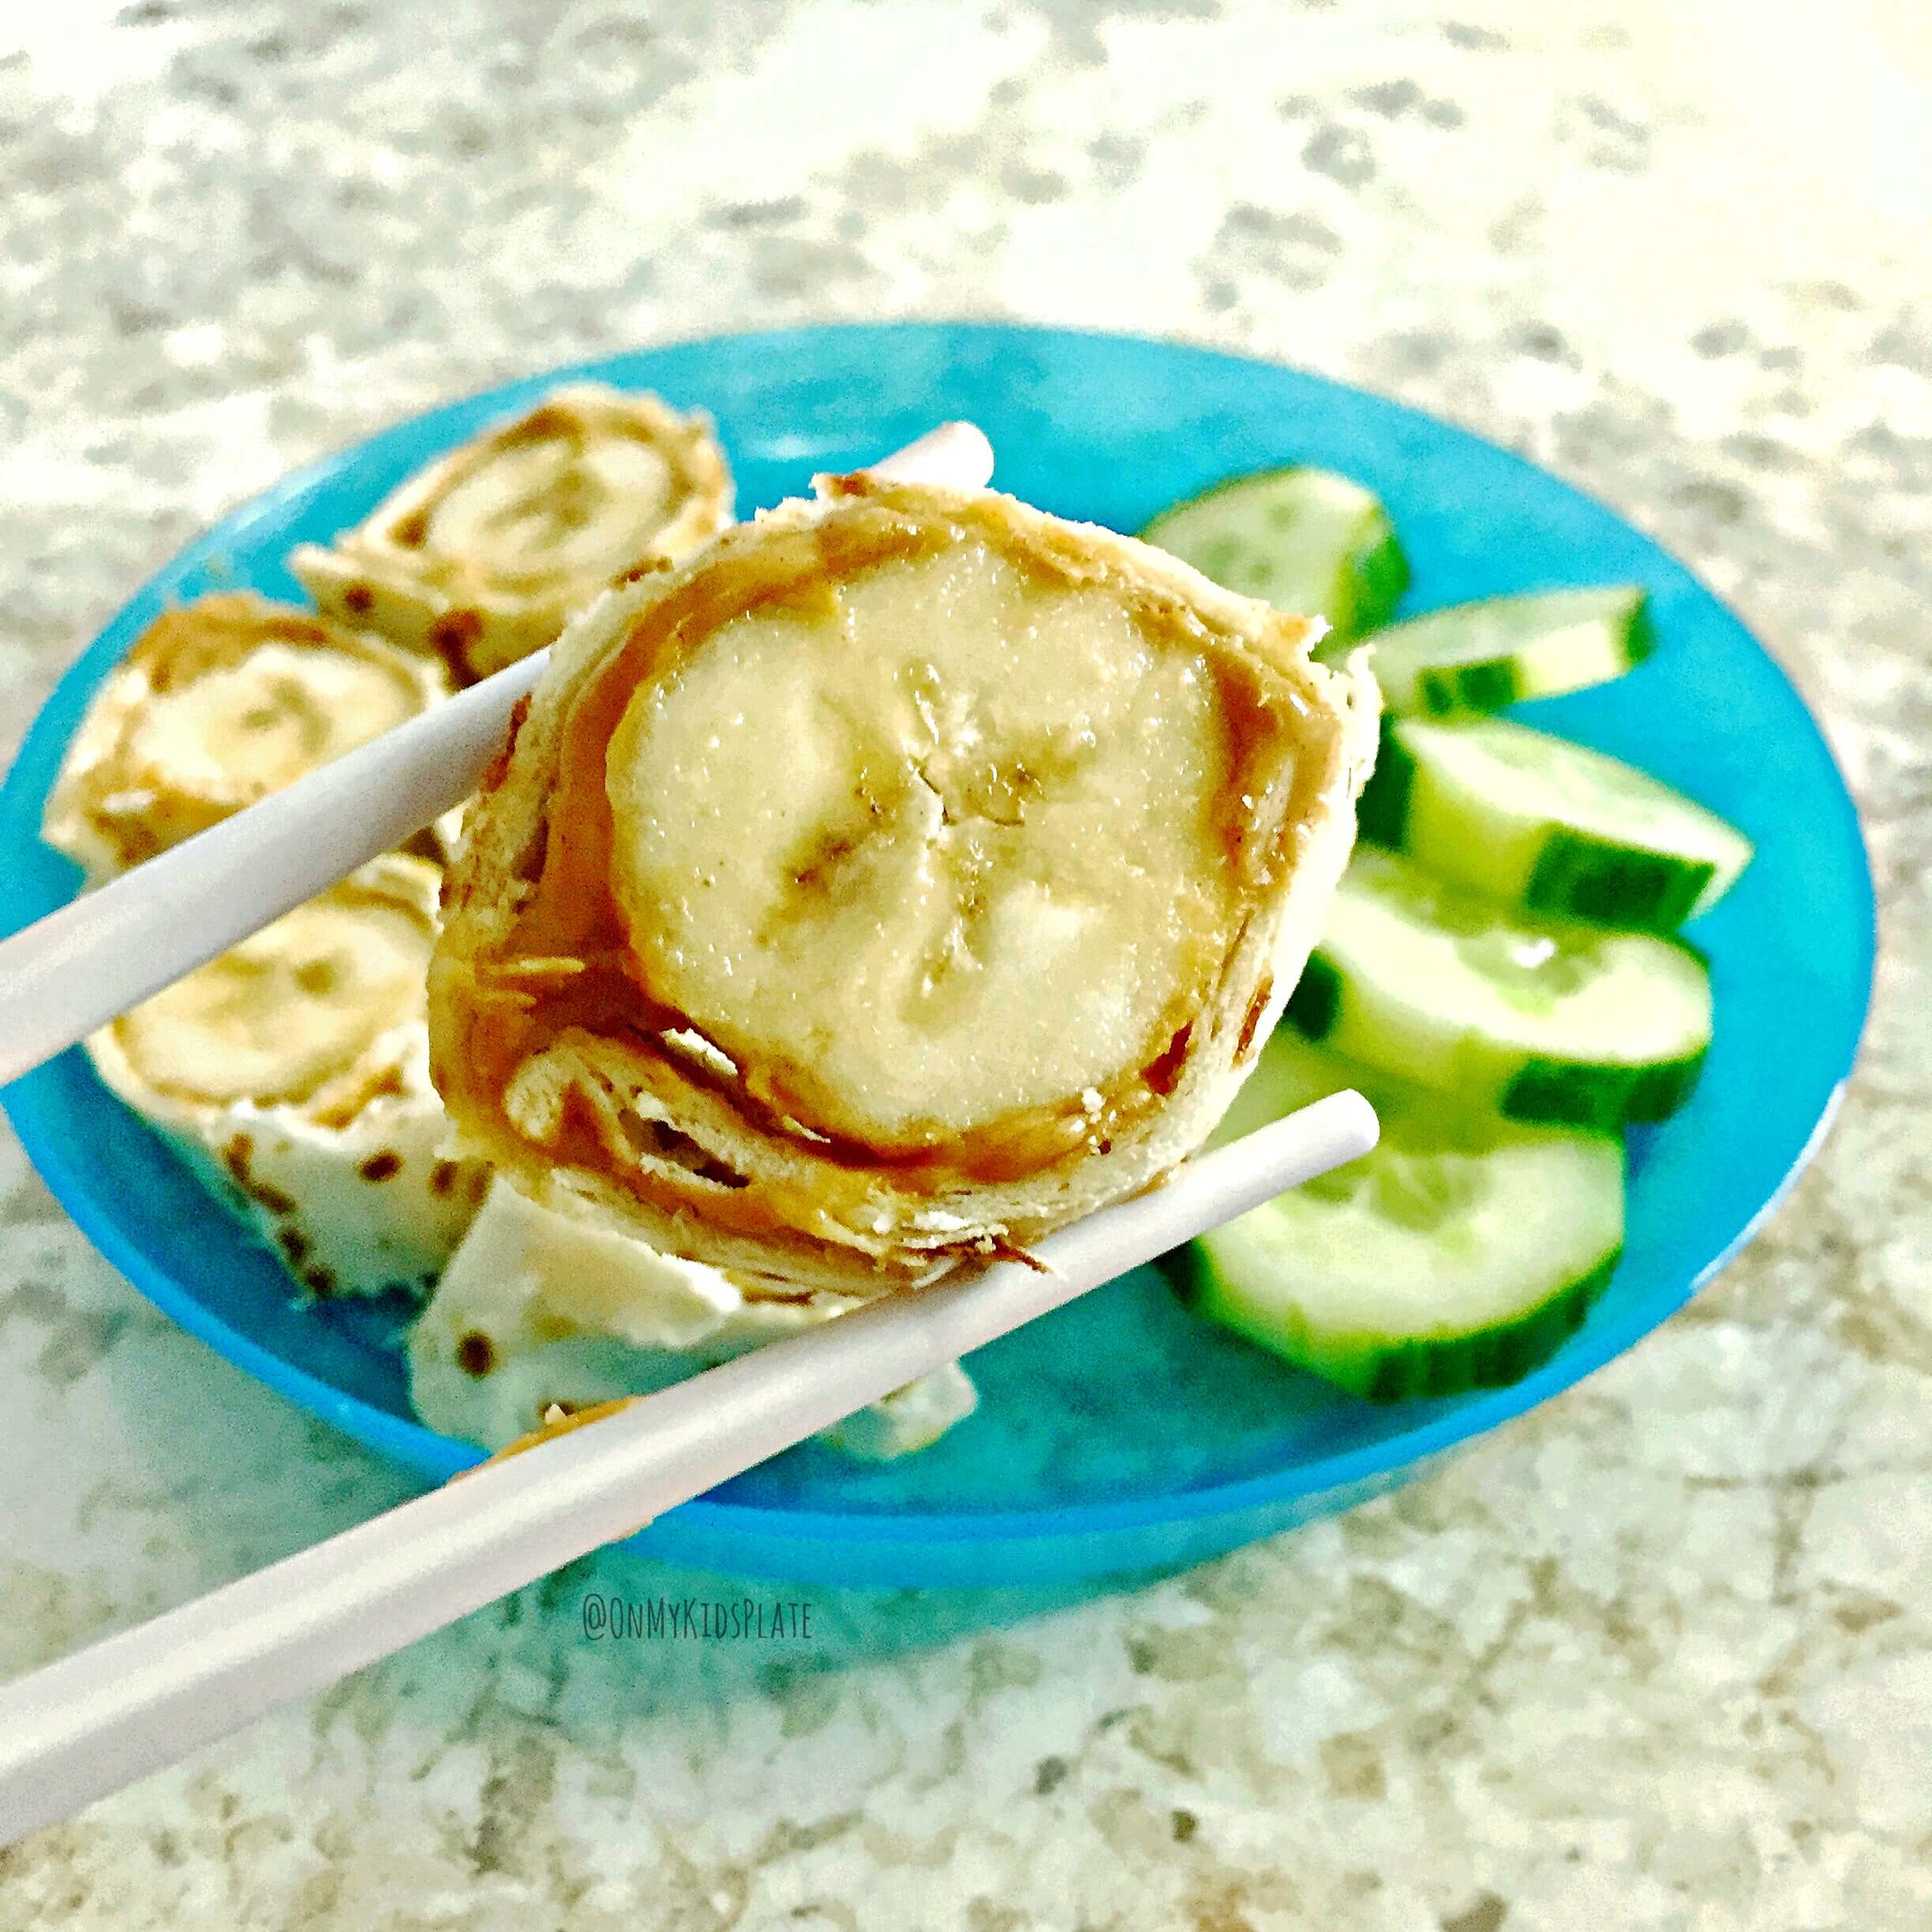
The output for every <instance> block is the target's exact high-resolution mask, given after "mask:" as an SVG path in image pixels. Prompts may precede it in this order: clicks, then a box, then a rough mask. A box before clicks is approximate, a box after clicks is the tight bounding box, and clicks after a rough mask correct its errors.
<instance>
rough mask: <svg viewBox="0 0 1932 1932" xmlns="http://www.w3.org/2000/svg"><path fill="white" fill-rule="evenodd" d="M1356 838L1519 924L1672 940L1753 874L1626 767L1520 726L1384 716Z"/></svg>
mask: <svg viewBox="0 0 1932 1932" xmlns="http://www.w3.org/2000/svg"><path fill="white" fill-rule="evenodd" d="M1357 819H1358V822H1359V823H1360V825H1361V831H1362V835H1363V837H1365V838H1370V839H1372V840H1374V841H1376V844H1381V845H1387V846H1391V847H1393V848H1395V850H1396V851H1398V852H1406V854H1407V855H1408V856H1410V858H1411V859H1414V860H1415V861H1416V862H1417V864H1419V865H1424V866H1427V867H1429V868H1430V869H1431V870H1432V871H1437V872H1440V873H1442V874H1444V875H1445V876H1446V877H1447V878H1453V879H1458V880H1460V881H1461V882H1462V883H1463V884H1464V885H1466V886H1474V887H1476V888H1477V889H1478V890H1480V891H1483V892H1487V893H1492V894H1493V895H1494V896H1495V897H1496V898H1499V899H1501V900H1505V901H1507V903H1508V904H1511V905H1513V906H1518V907H1521V908H1523V909H1524V910H1526V911H1527V912H1544V913H1548V914H1551V915H1553V916H1555V917H1556V918H1559V919H1562V918H1570V919H1593V920H1596V921H1598V922H1600V923H1603V924H1605V925H1612V926H1624V927H1636V928H1638V929H1641V930H1644V931H1648V932H1671V931H1674V930H1676V928H1677V927H1679V926H1681V925H1682V924H1683V922H1684V921H1685V920H1686V919H1690V918H1693V917H1694V916H1695V915H1697V914H1698V913H1700V912H1705V911H1707V910H1709V908H1710V907H1712V906H1713V905H1715V904H1717V901H1718V900H1720V898H1722V897H1724V893H1727V892H1728V891H1729V889H1731V887H1732V884H1733V883H1734V882H1735V880H1736V878H1737V876H1738V874H1739V873H1740V872H1742V871H1743V870H1744V868H1745V867H1746V866H1747V864H1748V863H1750V856H1751V843H1750V840H1749V839H1747V837H1745V836H1744V835H1743V833H1741V832H1739V830H1737V829H1736V828H1735V826H1730V825H1727V824H1726V823H1725V822H1724V820H1723V819H1721V818H1719V817H1718V816H1717V814H1716V813H1715V812H1711V811H1705V809H1704V807H1702V805H1697V804H1694V803H1692V802H1691V801H1690V799H1687V798H1686V797H1684V796H1683V794H1682V793H1681V792H1673V791H1672V789H1671V788H1670V787H1669V786H1668V785H1667V784H1663V783H1661V781H1659V780H1657V779H1655V778H1653V777H1650V776H1649V773H1646V772H1641V771H1638V769H1636V768H1635V767H1634V766H1630V765H1626V764H1624V763H1623V762H1622V760H1621V759H1619V758H1608V757H1606V756H1605V755H1604V754H1603V753H1602V752H1601V751H1589V750H1588V749H1587V748H1586V747H1584V746H1582V745H1578V744H1571V743H1570V742H1569V741H1568V740H1567V739H1563V738H1553V737H1552V736H1550V735H1549V734H1548V732H1539V731H1532V730H1530V729H1529V727H1528V726H1527V725H1510V724H1505V723H1504V722H1503V721H1502V720H1501V719H1500V718H1477V719H1472V720H1470V721H1468V722H1466V723H1463V724H1456V725H1430V724H1426V723H1425V722H1423V721H1421V720H1420V719H1417V718H1396V717H1385V718H1383V721H1382V748H1381V751H1380V754H1379V755H1378V756H1377V758H1376V767H1375V773H1374V775H1373V776H1372V777H1371V778H1370V780H1369V781H1368V788H1367V789H1366V790H1365V792H1363V794H1362V797H1361V805H1360V807H1359V808H1358V811H1357Z"/></svg>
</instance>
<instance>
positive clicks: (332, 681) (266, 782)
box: [42, 591, 457, 884]
mask: <svg viewBox="0 0 1932 1932" xmlns="http://www.w3.org/2000/svg"><path fill="white" fill-rule="evenodd" d="M450 690H451V686H450V683H449V680H448V678H447V675H446V674H445V672H444V670H443V668H442V667H441V666H440V665H438V664H436V663H435V662H434V661H432V660H427V659H425V658H423V657H420V656H418V655H417V654H415V653H410V652H408V651H405V650H399V649H398V648H397V647H396V646H395V645H393V644H391V643H390V642H388V641H387V640H386V639H384V638H380V637H376V636H373V635H371V634H370V633H369V632H368V631H358V630H356V629H354V628H352V627H350V626H348V625H346V624H340V623H335V621H334V620H331V619H330V618H328V617H318V616H316V614H315V613H314V612H313V611H302V610H297V609H294V608H290V606H289V605H283V604H271V603H270V602H269V601H268V600H267V599H266V598H264V597H256V596H255V595H254V594H253V593H251V592H247V591H236V592H233V593H222V594H219V595H217V596H212V597H202V598H200V599H199V600H198V601H196V602H194V603H192V604H187V605H182V606H181V607H180V608H178V609H175V610H170V611H167V612H163V614H162V615H161V616H159V617H158V618H156V619H155V621H154V623H152V624H151V625H149V627H148V629H147V630H146V631H144V632H143V633H142V635H140V638H138V639H137V641H136V642H135V645H134V647H133V650H130V651H129V653H128V654H127V656H126V657H125V659H123V660H122V662H121V663H120V664H118V665H116V666H115V668H114V669H113V670H112V671H111V672H109V674H108V676H107V680H106V681H105V682H104V683H103V684H102V686H101V687H100V689H99V691H97V692H96V693H95V696H94V699H93V702H92V704H90V705H89V706H88V711H87V714H86V716H85V717H84V718H83V719H82V721H81V723H80V729H79V730H78V731H77V732H76V733H75V734H74V737H73V743H72V744H71V745H70V746H69V750H68V753H67V757H66V762H64V764H63V765H62V769H61V773H60V777H59V778H58V781H57V782H56V783H55V784H54V789H53V791H52V792H51V794H50V796H49V797H48V799H47V811H46V815H45V818H44V821H43V826H42V835H43V837H45V838H46V840H47V843H48V844H50V845H52V846H54V848H56V849H57V850H58V851H61V852H65V853H66V855H67V856H69V858H70V859H73V860H74V861H75V862H76V863H77V864H78V865H79V866H80V867H81V869H82V870H83V871H84V872H85V873H86V874H87V876H88V882H89V883H90V884H99V882H101V881H102V880H103V879H107V878H113V877H114V875H115V874H118V873H121V872H125V871H127V870H128V869H129V867H133V866H137V865H139V864H140V863H141V862H142V861H143V860H144V859H152V857H153V856H155V854H156V853H157V852H164V851H166V850H167V848H168V847H169V846H170V845H177V844H180V843H181V841H182V840H183V839H185V838H189V837H193V834H195V833H197V832H203V831H205V830H206V829H208V827H209V826H212V825H213V824H215V822H217V821H218V820H219V819H223V818H227V817H228V816H229V814H230V813H232V812H237V811H241V809H242V807H245V806H248V805H253V804H254V803H256V801H257V800H258V799H262V798H264V797H266V796H268V793H270V792H275V791H278V790H279V789H280V788H281V787H283V785H285V784H290V782H292V781H294V780H295V779H297V778H299V777H302V776H303V775H304V774H305V773H308V772H311V771H313V770H314V769H316V766H320V765H324V764H326V763H328V761H329V760H330V759H331V758H338V757H339V756H340V755H341V754H343V752H345V751H353V750H354V748H355V747H357V746H358V745H360V744H362V743H366V742H367V741H368V740H369V739H371V738H373V737H375V736H376V735H377V734H378V733H379V732H385V731H388V730H389V729H390V728H391V727H393V726H395V725H402V724H405V723H406V722H407V721H409V720H410V718H412V717H415V716H416V715H417V713H419V712H422V711H425V710H429V707H430V706H432V705H435V704H439V703H440V702H442V701H443V700H444V698H447V697H448V696H449V695H450ZM456 824H457V818H456V814H449V815H448V816H447V818H444V819H442V820H440V821H439V822H438V824H437V826H436V828H433V829H432V831H431V832H430V833H427V834H425V843H426V845H427V848H428V849H430V850H432V851H439V852H440V851H446V850H447V849H448V848H449V846H450V844H451V841H453V839H454V837H455V830H456Z"/></svg>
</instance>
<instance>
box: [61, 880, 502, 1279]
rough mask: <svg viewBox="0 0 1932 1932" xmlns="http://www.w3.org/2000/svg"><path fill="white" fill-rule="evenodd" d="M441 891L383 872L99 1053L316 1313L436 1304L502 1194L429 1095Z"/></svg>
mask: <svg viewBox="0 0 1932 1932" xmlns="http://www.w3.org/2000/svg"><path fill="white" fill-rule="evenodd" d="M440 882H441V874H440V872H439V871H438V869H437V868H436V867H435V866H433V865H431V864H429V863H426V862H425V861H424V860H422V859H414V858H408V857H404V856H401V855H397V854H391V855H390V856H387V857H384V858H381V859H374V860H373V861H371V863H369V864H368V865H365V866H364V867H362V868H361V870H360V871H358V872H356V873H354V874H352V875H351V876H350V878H346V879H345V880H343V882H342V883H341V884H339V885H338V886H333V887H331V889H329V890H328V892H325V893H323V894H321V896H320V897H318V898H315V899H312V900H309V901H308V902H307V903H306V904H303V905H300V906H298V907H297V908H295V910H294V912H289V913H285V914H284V915H283V916H282V917H281V918H280V919H277V920H276V921H275V923H274V924H272V925H271V926H268V927H264V928H263V929H262V930H261V931H260V932H258V933H256V934H253V935H251V936H250V937H249V938H247V939H245V940H244V941H242V942H241V944H240V945H238V946H236V947H234V949H232V950H230V951H229V952H227V953H223V954H221V955H220V956H219V957H218V958H215V959H213V960H210V961H209V962H208V964H207V965H205V966H202V967H198V968H197V969H196V970H195V971H194V972H191V973H189V975H187V977H186V978H185V979H180V980H178V981H176V982H175V983H174V985H173V986H171V987H167V989H166V990H164V991H163V992H160V993H158V994H155V996H154V998H152V999H149V1000H148V1001H145V1002H144V1003H143V1004H141V1005H139V1006H137V1007H135V1008H134V1009H133V1011H132V1012H129V1013H124V1014H123V1015H122V1017H120V1018H119V1019H118V1020H114V1021H112V1022H110V1024H108V1025H107V1026H105V1027H103V1028H101V1029H100V1031H99V1032H97V1033H95V1035H93V1036H92V1038H91V1039H89V1040H88V1051H89V1053H90V1054H91V1055H92V1058H93V1061H94V1065H95V1069H97V1070H98V1071H99V1073H100V1076H101V1077H102V1078H103V1080H105V1081H106V1082H107V1084H108V1085H109V1086H110V1088H113V1089H114V1091H115V1092H116V1093H118V1095H120V1096H121V1097H122V1099H124V1100H125V1101H126V1102H127V1103H129V1105H130V1106H133V1108H134V1109H135V1110H137V1112H139V1113H140V1114H142V1115H144V1117H145V1118H147V1119H148V1121H150V1122H151V1123H152V1124H153V1125H155V1126H156V1127H158V1128H159V1129H161V1130H162V1131H163V1133H166V1134H167V1136H169V1138H170V1140H173V1141H174V1143H175V1144H176V1145H177V1146H178V1147H179V1148H182V1150H183V1151H184V1152H185V1154H186V1155H187V1156H188V1157H189V1161H190V1163H191V1164H192V1165H193V1166H195V1167H196V1168H197V1170H198V1171H200V1172H201V1173H203V1174H205V1175H206V1176H208V1178H210V1179H211V1180H212V1181H213V1182H214V1184H215V1186H216V1188H217V1189H218V1191H219V1192H220V1193H223V1195H224V1196H227V1198H228V1199H230V1200H232V1201H233V1202H234V1204H235V1205H236V1206H237V1207H238V1208H239V1210H240V1211H241V1213H242V1215H244V1217H245V1219H247V1220H248V1222H249V1223H250V1224H251V1225H252V1226H253V1227H254V1228H255V1230H256V1232H257V1233H258V1234H260V1237H261V1238H262V1239H263V1240H264V1241H265V1242H266V1243H267V1244H268V1245H270V1246H271V1247H273V1248H274V1249H275V1251H276V1252H277V1253H278V1254H279V1256H281V1258H282V1260H283V1262H284V1263H285V1264H286V1267H287V1268H288V1271H289V1272H290V1275H292V1276H293V1277H294V1279H295V1280H296V1281H297V1282H299V1283H300V1284H301V1286H302V1287H303V1288H304V1289H305V1290H307V1291H308V1292H309V1293H310V1294H314V1295H317V1296H328V1295H338V1294H376V1293H380V1292H381V1291H383V1290H386V1289H391V1288H398V1289H402V1290H405V1291H406V1292H407V1293H409V1294H412V1295H414V1296H416V1297H421V1296H422V1295H423V1294H425V1293H426V1292H427V1290H429V1288H430V1287H431V1286H433V1284H434V1282H435V1279H436V1275H437V1273H438V1271H440V1269H441V1267H442V1266H443V1264H444V1261H446V1260H447V1259H448V1257H449V1255H450V1253H451V1250H452V1249H454V1248H455V1245H456V1244H457V1242H458V1241H459V1240H461V1238H462V1234H463V1232H464V1230H465V1229H466V1227H467V1226H469V1223H470V1220H471V1219H472V1218H473V1217H474V1215H475V1213H476V1211H477V1204H478V1203H479V1202H480V1201H481V1199H482V1196H483V1192H484V1189H485V1187H486V1186H487V1185H488V1181H489V1176H488V1174H487V1171H486V1170H485V1169H484V1168H483V1166H481V1163H477V1162H475V1161H470V1160H462V1159H452V1158H451V1157H450V1155H448V1154H447V1151H446V1149H445V1148H444V1140H445V1138H446V1136H447V1129H448V1123H447V1120H446V1119H445V1118H444V1112H443V1106H442V1103H441V1102H440V1100H439V1099H437V1097H436V1090H435V1088H433V1087H432V1085H431V1084H430V1081H429V1043H428V1037H427V1033H426V1030H425V1014H424V981H425V973H426V971H427V968H428V966H429V952H430V946H431V944H432V939H433V938H434V934H435V930H436V894H437V890H438V888H439V886H440Z"/></svg>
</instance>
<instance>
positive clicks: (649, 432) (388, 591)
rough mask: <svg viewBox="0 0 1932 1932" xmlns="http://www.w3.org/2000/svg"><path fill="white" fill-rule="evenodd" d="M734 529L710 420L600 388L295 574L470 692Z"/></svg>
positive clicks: (396, 495) (579, 390)
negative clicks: (609, 598) (644, 570)
mask: <svg viewBox="0 0 1932 1932" xmlns="http://www.w3.org/2000/svg"><path fill="white" fill-rule="evenodd" d="M731 521H732V477H731V471H730V469H729V467H728V465H727V464H726V462H725V452H724V451H723V450H722V449H721V448H720V447H719V446H718V443H717V438H716V437H715V436H713V434H712V432H711V424H710V418H709V417H706V416H704V415H702V414H698V413H697V412H693V413H692V414H690V415H688V416H687V415H681V414H679V412H678V411H677V410H674V409H672V408H671V407H670V406H668V404H666V403H665V402H662V401H661V400H660V399H659V398H657V396H654V395H646V394H635V395H631V394H627V393H625V392H624V391H621V390H617V389H611V388H605V387H604V386H603V385H601V384H596V383H580V384H571V385H568V386H567V387H565V388H560V389H556V390H553V391H552V392H551V394H550V395H549V396H547V397H546V398H545V399H544V400H543V401H542V402H540V403H539V404H538V405H537V406H536V408H534V409H533V410H529V411H528V412H526V414H523V415H522V416H519V417H516V418H515V419H514V420H513V421H507V422H504V423H500V424H498V425H496V427H495V428H493V429H489V430H486V431H485V432H484V433H483V434H482V435H481V436H477V437H474V438H473V439H472V440H470V442H467V443H465V444H462V445H461V446H460V447H459V448H456V449H455V450H452V451H450V453H449V454H448V455H446V456H443V457H440V458H439V459H437V460H436V462H432V463H431V464H430V465H429V466H428V468H426V469H425V470H420V471H418V472H417V474H415V475H414V476H413V477H410V478H409V479H408V481H406V482H405V483H403V484H402V485H401V486H400V487H399V489H396V490H395V491H393V492H391V494H390V495H389V496H388V497H386V498H385V499H384V500H383V501H382V502H381V503H380V504H378V505H377V506H376V508H375V509H374V510H373V511H372V512H371V513H370V515H369V517H368V518H367V519H366V520H365V522H362V523H361V524H358V526H356V527H355V528H354V529H353V530H344V531H343V533H342V534H340V535H339V536H338V537H336V538H335V541H334V543H333V544H332V545H329V546H328V547H327V548H324V547H322V546H320V545H314V544H303V545H299V546H298V548H297V549H295V550H294V551H293V552H290V556H289V560H288V567H289V568H290V571H293V572H294V575H295V576H296V577H297V578H299V579H300V580H301V584H302V586H303V587H304V588H305V590H307V591H308V592H309V595H310V596H312V597H313V598H314V599H315V601H316V603H317V604H319V605H320V606H321V607H322V608H323V609H324V610H325V611H328V612H331V614H333V615H335V616H338V617H340V618H341V619H343V620H344V621H346V622H348V623H361V624H367V625H369V626H371V627H373V628H375V629H376V630H378V631H381V632H383V633H384V635H386V636H388V637H391V638H395V640H396V641H397V642H399V643H402V644H406V645H408V646H411V647H412V648H414V649H417V650H428V651H432V652H434V653H437V654H438V655H440V657H442V658H443V660H444V662H445V663H446V664H447V665H448V667H449V670H450V674H451V676H452V677H453V678H454V679H455V682H456V683H458V684H459V685H460V684H470V683H474V682H475V681H476V680H477V679H479V678H485V677H488V676H489V675H490V673H491V672H493V671H500V670H501V669H502V668H504V665H508V664H513V663H515V661H516V660H517V659H518V658H519V657H527V656H528V655H529V654H530V653H531V652H532V651H534V650H541V648H542V646H545V645H546V644H548V643H549V642H550V641H551V640H552V638H554V637H556V635H557V633H558V632H559V631H560V630H562V628H563V627H564V622H565V620H567V618H569V617H570V616H571V615H573V614H574V613H575V612H577V611H579V610H581V609H582V608H583V607H584V606H585V605H586V604H588V603H590V601H591V600H592V599H593V598H594V597H596V596H597V593H598V592H599V591H601V590H602V589H603V588H604V587H605V585H606V584H608V582H610V581H611V579H612V578H614V577H616V576H619V575H621V574H622V573H623V572H624V571H627V570H630V569H632V568H634V567H636V566H638V564H643V563H646V562H647V561H650V560H656V561H658V562H662V561H665V560H675V559H676V558H679V557H682V556H686V555H687V554H688V553H689V552H691V551H693V550H695V549H697V548H698V546H699V545H701V544H703V543H705V542H706V541H709V540H710V538H711V537H714V536H715V535H716V534H717V533H718V532H719V531H720V530H723V529H725V528H726V527H727V526H728V525H729V524H730V522H731Z"/></svg>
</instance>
